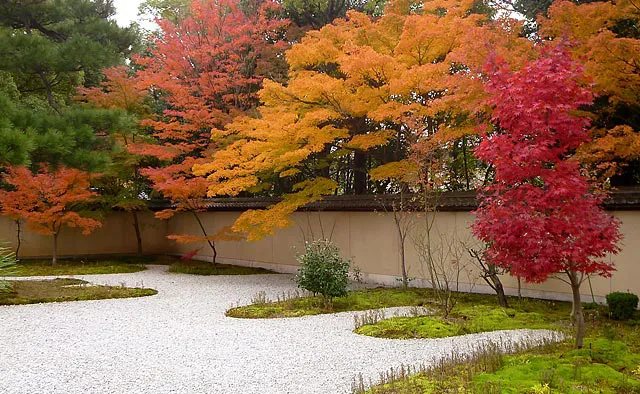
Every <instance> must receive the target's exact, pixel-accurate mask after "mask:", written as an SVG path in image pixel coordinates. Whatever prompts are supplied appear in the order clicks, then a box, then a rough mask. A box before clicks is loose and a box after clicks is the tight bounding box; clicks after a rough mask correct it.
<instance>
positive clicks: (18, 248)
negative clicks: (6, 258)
mask: <svg viewBox="0 0 640 394" xmlns="http://www.w3.org/2000/svg"><path fill="white" fill-rule="evenodd" d="M16 230H17V232H18V244H17V245H16V259H17V258H19V257H20V246H21V245H22V227H21V224H20V219H17V220H16Z"/></svg>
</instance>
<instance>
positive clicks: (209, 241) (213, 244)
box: [191, 211, 218, 264]
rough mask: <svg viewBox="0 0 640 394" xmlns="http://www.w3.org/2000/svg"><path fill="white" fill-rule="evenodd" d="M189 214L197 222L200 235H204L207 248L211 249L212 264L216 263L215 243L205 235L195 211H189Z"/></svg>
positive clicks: (205, 232) (205, 231)
mask: <svg viewBox="0 0 640 394" xmlns="http://www.w3.org/2000/svg"><path fill="white" fill-rule="evenodd" d="M191 213H193V216H194V217H195V218H196V220H197V221H198V225H199V226H200V230H202V234H204V236H205V238H207V243H208V244H209V247H210V248H211V252H212V256H213V257H212V262H213V264H215V263H216V257H217V256H218V251H217V250H216V243H215V242H214V241H213V240H210V239H208V237H209V235H207V230H205V228H204V225H203V224H202V221H201V220H200V217H199V216H198V213H197V212H196V211H191Z"/></svg>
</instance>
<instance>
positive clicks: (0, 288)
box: [0, 245, 17, 294]
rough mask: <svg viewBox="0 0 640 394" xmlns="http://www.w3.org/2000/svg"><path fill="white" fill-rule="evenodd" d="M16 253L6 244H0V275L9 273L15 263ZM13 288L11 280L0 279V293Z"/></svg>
mask: <svg viewBox="0 0 640 394" xmlns="http://www.w3.org/2000/svg"><path fill="white" fill-rule="evenodd" d="M16 262H17V261H16V255H15V254H14V253H13V252H12V251H11V249H9V248H8V247H6V246H2V245H0V276H4V275H9V274H10V273H11V271H12V270H13V268H14V266H15V265H16ZM12 290H13V286H12V285H11V282H9V281H6V280H0V294H5V293H10V292H11V291H12Z"/></svg>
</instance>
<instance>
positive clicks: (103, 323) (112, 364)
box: [0, 266, 553, 394]
mask: <svg viewBox="0 0 640 394" xmlns="http://www.w3.org/2000/svg"><path fill="white" fill-rule="evenodd" d="M165 269H166V267H163V266H151V267H150V268H149V270H147V271H142V272H139V273H135V274H117V275H96V276H81V278H83V279H87V280H89V281H92V282H94V283H97V284H116V285H119V284H121V283H126V285H128V286H135V285H138V286H140V285H144V286H145V287H152V288H155V289H157V290H158V291H159V294H158V295H156V296H152V297H143V298H133V299H122V300H99V301H82V302H67V303H50V304H38V305H25V306H4V307H0V393H2V394H18V393H24V394H40V393H42V394H56V393H60V394H75V393H78V394H79V393H82V394H102V393H113V394H122V393H132V394H143V393H149V394H164V393H185V394H197V393H207V394H210V393H225V394H226V393H243V394H248V393H260V394H279V393H296V394H298V393H304V394H311V393H348V392H350V388H351V384H352V381H353V379H354V377H355V376H356V375H358V374H359V373H362V375H363V376H364V379H365V381H368V380H369V379H373V380H374V381H375V380H376V379H377V378H378V376H379V373H380V372H383V371H388V370H389V369H390V368H391V367H398V366H400V365H401V364H404V365H417V364H421V363H425V362H426V363H430V362H435V361H437V360H440V359H442V358H445V357H449V356H450V355H451V354H460V353H466V352H469V351H470V350H471V349H473V348H474V347H477V346H479V345H480V344H482V343H486V342H488V341H493V342H499V343H503V344H504V343H514V342H522V341H537V340H540V339H541V338H550V337H552V336H553V334H552V333H551V332H549V331H544V330H518V331H498V332H492V333H484V334H475V335H467V336H464V337H456V338H447V339H435V340H387V339H377V338H370V337H365V336H360V335H357V334H354V333H352V329H353V315H354V312H347V313H340V314H334V315H322V316H308V317H301V318H290V319H270V320H263V319H255V320H249V319H233V318H228V317H225V316H224V312H225V310H226V309H228V308H229V307H231V306H236V305H238V304H247V303H249V302H250V299H251V296H252V295H254V294H256V293H257V292H258V291H261V290H265V291H267V294H270V295H271V296H275V294H276V293H281V292H283V291H288V290H293V289H294V288H295V284H294V283H293V282H292V280H291V276H289V275H251V276H217V277H216V276H208V277H203V276H190V275H178V274H169V273H165V272H164V270H165ZM390 315H392V313H387V316H390Z"/></svg>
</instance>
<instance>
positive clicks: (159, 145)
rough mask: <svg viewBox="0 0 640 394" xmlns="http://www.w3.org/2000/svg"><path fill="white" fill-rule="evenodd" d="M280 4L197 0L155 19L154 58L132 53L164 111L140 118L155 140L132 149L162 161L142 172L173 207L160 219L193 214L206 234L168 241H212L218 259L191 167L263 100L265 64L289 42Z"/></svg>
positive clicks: (143, 83)
mask: <svg viewBox="0 0 640 394" xmlns="http://www.w3.org/2000/svg"><path fill="white" fill-rule="evenodd" d="M278 7H279V6H278V4H277V3H276V2H275V1H271V0H268V1H264V2H262V5H261V7H260V8H259V9H258V10H257V11H256V12H248V11H247V12H245V10H243V9H242V8H241V7H240V4H239V2H238V1H235V0H217V1H213V0H207V1H200V0H195V1H193V2H192V4H191V8H190V15H189V16H188V17H187V18H185V19H183V20H181V21H180V22H178V23H173V22H171V21H169V20H160V21H158V24H159V26H160V28H161V30H162V32H161V33H160V34H158V35H157V36H156V37H155V39H154V41H153V45H152V46H151V48H150V49H149V53H148V55H149V56H139V57H136V58H135V62H136V63H137V64H138V65H139V66H140V67H142V69H141V70H140V71H139V72H138V74H137V77H136V78H137V82H136V83H137V86H139V87H144V88H147V89H149V90H150V92H151V93H152V94H153V95H154V96H155V97H157V98H158V99H159V100H160V101H162V102H163V103H164V104H165V105H166V107H167V108H166V109H165V110H164V111H163V112H162V113H161V114H158V116H156V117H153V118H148V119H144V120H143V121H142V122H141V124H142V125H143V126H145V127H147V128H149V129H150V130H152V137H153V139H152V140H151V141H148V142H145V143H135V144H130V145H129V146H128V149H129V151H130V152H133V153H137V154H141V155H150V156H154V157H157V158H158V159H160V160H162V161H163V165H162V166H159V167H155V168H146V169H143V170H141V171H140V173H141V174H143V175H145V176H147V177H148V178H149V179H150V180H151V181H152V182H153V188H154V189H155V190H157V191H159V192H160V193H162V194H163V195H164V196H165V197H166V198H168V199H170V200H171V202H172V204H173V208H172V209H168V210H164V211H162V212H159V213H158V214H157V215H156V216H157V217H159V218H163V219H167V218H169V217H171V216H172V215H173V214H174V213H176V212H181V211H187V212H191V213H193V215H194V217H195V219H196V221H197V222H198V225H199V227H200V229H201V231H202V235H201V236H196V235H190V234H179V235H177V234H173V235H170V236H169V238H170V239H174V240H176V241H177V242H182V243H185V242H207V243H208V245H209V246H210V248H211V250H212V255H213V262H214V263H215V261H216V255H217V252H216V248H215V239H216V238H217V235H216V234H213V235H212V234H209V233H208V232H207V230H206V227H205V226H204V224H203V223H202V221H201V220H200V218H199V216H198V212H200V211H202V210H205V209H206V205H205V204H204V203H203V201H202V200H203V199H204V198H205V197H206V195H207V187H206V182H205V178H204V177H199V176H196V175H194V174H193V172H192V171H191V169H192V167H193V165H194V164H197V163H198V162H199V161H201V160H202V158H203V157H204V156H205V155H207V154H208V153H209V151H211V150H213V149H214V148H215V144H217V143H219V138H218V137H220V136H224V133H223V132H221V130H222V129H223V128H224V125H226V124H227V123H228V122H230V121H231V120H232V119H233V118H234V117H236V116H238V115H239V114H242V113H246V112H247V111H250V110H252V109H254V108H255V107H256V106H257V105H258V96H257V92H258V90H259V89H260V87H261V85H262V80H263V79H264V76H265V73H267V72H270V71H271V70H270V67H268V65H270V64H274V62H275V63H277V62H282V56H279V55H278V54H281V53H282V51H283V50H284V48H285V47H286V46H287V45H288V44H287V43H286V42H285V41H283V40H282V39H281V38H282V34H283V33H284V29H285V27H286V26H287V24H288V22H287V21H285V20H282V19H278V18H277V9H278ZM212 138H213V139H214V143H212V142H211V140H212Z"/></svg>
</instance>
